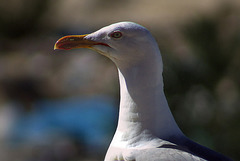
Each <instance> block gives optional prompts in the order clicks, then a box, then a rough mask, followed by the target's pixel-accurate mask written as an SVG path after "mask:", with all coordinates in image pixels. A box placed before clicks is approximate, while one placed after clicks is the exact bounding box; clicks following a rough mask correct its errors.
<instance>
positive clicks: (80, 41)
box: [54, 34, 108, 50]
mask: <svg viewBox="0 0 240 161" xmlns="http://www.w3.org/2000/svg"><path fill="white" fill-rule="evenodd" d="M87 35H88V34H86V35H69V36H64V37H62V38H60V39H59V40H58V41H57V42H56V43H55V45H54V50H56V49H63V50H70V49H75V48H92V46H93V45H105V46H108V45H107V44H104V43H100V42H96V41H92V40H88V39H86V38H85V37H86V36H87Z"/></svg>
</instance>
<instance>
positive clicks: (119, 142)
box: [54, 22, 231, 161]
mask: <svg viewBox="0 0 240 161" xmlns="http://www.w3.org/2000/svg"><path fill="white" fill-rule="evenodd" d="M76 48H89V49H92V50H94V51H96V52H98V53H100V54H102V55H104V56H106V57H108V58H109V59H111V60H112V61H113V62H114V64H115V65H116V67H117V70H118V75H119V83H120V105H119V118H118V125H117V129H116V132H115V134H114V137H113V139H112V142H111V144H110V146H109V148H108V151H107V154H106V156H105V161H171V160H176V161H189V160H194V161H195V160H196V161H203V160H209V161H228V160H231V159H230V158H228V157H226V156H224V155H222V154H220V153H218V152H215V151H213V150H211V149H209V148H207V147H204V146H202V145H200V144H198V143H196V142H194V141H192V140H190V139H189V138H187V137H186V136H185V135H184V134H183V132H182V131H181V130H180V128H179V127H178V125H177V123H176V122H175V120H174V118H173V115H172V113H171V111H170V109H169V106H168V102H167V100H166V97H165V94H164V84H163V76H162V72H163V62H162V57H161V54H160V50H159V48H158V44H157V42H156V41H155V39H154V38H153V36H152V35H151V33H150V32H149V31H148V30H147V29H146V28H145V27H143V26H141V25H139V24H136V23H134V22H118V23H114V24H111V25H109V26H106V27H103V28H101V29H99V30H98V31H96V32H93V33H91V34H86V35H69V36H64V37H62V38H60V39H59V40H58V41H57V42H56V43H55V46H54V49H64V50H70V49H76Z"/></svg>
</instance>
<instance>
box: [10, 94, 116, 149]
mask: <svg viewBox="0 0 240 161" xmlns="http://www.w3.org/2000/svg"><path fill="white" fill-rule="evenodd" d="M33 107H34V108H33V109H32V110H31V111H30V112H27V113H23V112H21V113H19V116H18V119H17V121H16V122H15V124H14V125H13V127H12V130H11V134H10V136H11V137H10V141H11V142H13V143H24V142H28V143H31V144H32V143H40V142H43V143H47V142H51V140H54V138H55V137H69V138H70V139H73V140H77V141H79V142H80V143H82V144H84V145H83V146H86V147H87V148H92V147H94V148H102V147H104V146H108V144H109V142H110V140H111V135H113V132H114V129H115V125H116V121H117V111H116V109H117V108H115V107H114V103H113V99H110V98H108V97H103V96H95V97H91V98H78V97H73V98H68V99H61V100H44V101H39V102H37V103H35V104H34V105H33Z"/></svg>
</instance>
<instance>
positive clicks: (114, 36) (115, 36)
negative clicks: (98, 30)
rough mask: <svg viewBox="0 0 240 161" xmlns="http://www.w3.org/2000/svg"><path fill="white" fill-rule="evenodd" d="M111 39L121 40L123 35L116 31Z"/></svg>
mask: <svg viewBox="0 0 240 161" xmlns="http://www.w3.org/2000/svg"><path fill="white" fill-rule="evenodd" d="M111 37H113V38H120V37H122V33H121V32H120V31H115V32H113V33H112V34H111Z"/></svg>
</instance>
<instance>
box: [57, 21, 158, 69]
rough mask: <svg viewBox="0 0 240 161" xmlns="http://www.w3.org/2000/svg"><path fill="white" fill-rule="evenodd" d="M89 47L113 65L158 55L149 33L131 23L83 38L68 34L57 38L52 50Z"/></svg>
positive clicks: (109, 27) (156, 47)
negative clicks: (109, 60)
mask: <svg viewBox="0 0 240 161" xmlns="http://www.w3.org/2000/svg"><path fill="white" fill-rule="evenodd" d="M75 48H89V49H92V50H94V51H97V52H98V53H100V54H102V55H104V56H106V57H108V58H110V59H111V60H112V61H113V62H115V63H116V64H117V65H120V64H124V65H125V66H128V65H130V64H134V63H137V62H139V61H141V60H143V59H144V60H145V61H146V60H147V59H148V58H151V59H154V58H155V57H153V55H155V56H156V55H158V57H159V56H160V53H159V49H158V45H157V43H156V41H155V39H154V38H153V37H152V35H151V33H150V32H149V31H148V30H147V29H146V28H145V27H143V26H141V25H139V24H136V23H133V22H119V23H115V24H112V25H109V26H106V27H103V28H101V29H99V30H98V31H96V32H93V33H91V34H86V35H69V36H64V37H62V38H60V39H59V40H58V41H57V42H56V43H55V46H54V49H64V50H70V49H75Z"/></svg>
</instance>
